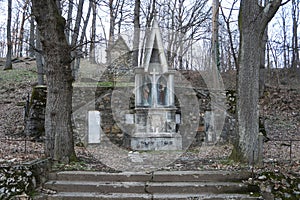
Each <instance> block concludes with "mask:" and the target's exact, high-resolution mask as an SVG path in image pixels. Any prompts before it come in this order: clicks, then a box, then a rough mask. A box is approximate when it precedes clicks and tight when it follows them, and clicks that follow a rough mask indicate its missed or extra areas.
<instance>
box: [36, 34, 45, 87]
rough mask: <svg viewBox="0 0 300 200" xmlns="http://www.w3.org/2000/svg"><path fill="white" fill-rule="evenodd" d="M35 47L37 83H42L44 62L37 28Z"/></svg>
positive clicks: (43, 81) (43, 82)
mask: <svg viewBox="0 0 300 200" xmlns="http://www.w3.org/2000/svg"><path fill="white" fill-rule="evenodd" d="M36 49H37V50H38V51H37V52H36V54H35V55H36V67H37V72H38V85H44V84H45V80H44V64H43V56H42V54H41V52H42V44H41V37H40V32H39V30H38V29H37V30H36Z"/></svg>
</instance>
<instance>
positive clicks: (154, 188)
mask: <svg viewBox="0 0 300 200" xmlns="http://www.w3.org/2000/svg"><path fill="white" fill-rule="evenodd" d="M45 187H46V188H48V189H51V190H55V191H57V192H100V193H140V194H142V193H150V194H154V193H165V192H166V191H167V192H168V193H181V194H185V193H197V194H198V193H212V194H219V193H248V192H253V191H257V190H258V189H257V188H252V187H249V186H247V185H245V184H242V183H233V182H146V183H144V182H92V181H49V182H47V183H46V184H45Z"/></svg>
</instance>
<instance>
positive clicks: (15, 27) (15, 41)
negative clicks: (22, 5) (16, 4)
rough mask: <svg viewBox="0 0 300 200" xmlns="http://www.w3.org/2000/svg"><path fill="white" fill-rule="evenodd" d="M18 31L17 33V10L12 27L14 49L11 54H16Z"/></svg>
mask: <svg viewBox="0 0 300 200" xmlns="http://www.w3.org/2000/svg"><path fill="white" fill-rule="evenodd" d="M18 33H19V12H18V13H17V16H16V19H15V22H14V28H13V40H14V42H13V44H14V50H13V55H14V56H17V55H18Z"/></svg>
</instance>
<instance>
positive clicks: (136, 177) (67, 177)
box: [49, 171, 152, 182]
mask: <svg viewBox="0 0 300 200" xmlns="http://www.w3.org/2000/svg"><path fill="white" fill-rule="evenodd" d="M49 179H50V180H64V181H86V180H88V181H94V182H96V181H114V182H146V181H150V180H151V179H152V174H151V173H145V172H120V173H107V172H92V171H62V172H56V173H50V175H49Z"/></svg>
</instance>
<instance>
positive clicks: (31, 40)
mask: <svg viewBox="0 0 300 200" xmlns="http://www.w3.org/2000/svg"><path fill="white" fill-rule="evenodd" d="M34 30H35V25H34V17H33V16H31V17H30V36H29V57H34V55H35V53H34V46H35V44H34V39H35V38H34Z"/></svg>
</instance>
